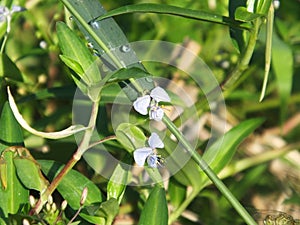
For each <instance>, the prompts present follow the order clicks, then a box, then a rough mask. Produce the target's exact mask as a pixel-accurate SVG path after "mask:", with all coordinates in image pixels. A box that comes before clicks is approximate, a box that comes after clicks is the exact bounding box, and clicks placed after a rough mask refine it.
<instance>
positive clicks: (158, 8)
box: [98, 3, 249, 28]
mask: <svg viewBox="0 0 300 225" xmlns="http://www.w3.org/2000/svg"><path fill="white" fill-rule="evenodd" d="M137 12H138V13H161V14H170V15H174V16H181V17H186V18H190V19H195V20H201V21H207V22H213V23H220V24H225V25H229V26H237V27H238V26H240V27H242V28H249V25H247V24H242V23H240V22H238V21H234V20H231V19H230V18H227V17H225V16H221V15H218V14H214V13H209V12H205V11H200V10H192V9H187V8H181V7H177V6H173V5H167V4H153V3H142V4H135V5H126V6H122V7H120V8H117V9H114V10H111V11H109V12H108V13H107V14H105V15H103V16H100V17H99V18H98V19H99V20H102V19H105V18H108V17H111V16H117V15H122V14H127V13H137Z"/></svg>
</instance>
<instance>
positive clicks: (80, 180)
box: [38, 160, 102, 210]
mask: <svg viewBox="0 0 300 225" xmlns="http://www.w3.org/2000/svg"><path fill="white" fill-rule="evenodd" d="M38 162H39V163H40V165H41V167H42V171H43V173H44V174H45V175H46V176H47V178H48V179H49V180H53V178H54V177H55V176H56V175H57V174H58V173H59V172H60V171H61V169H62V168H63V166H64V165H63V164H61V163H58V162H54V161H50V160H39V161H38ZM84 188H87V189H88V195H87V198H86V201H85V203H84V204H85V205H90V204H93V203H97V202H101V201H102V196H101V192H100V190H99V189H98V187H97V186H96V185H95V184H94V183H93V182H92V181H91V180H89V179H88V178H86V177H85V176H83V175H82V174H81V173H79V172H77V171H75V170H71V171H69V172H68V174H67V175H66V176H65V177H64V178H63V179H62V181H61V182H60V183H59V185H58V187H57V190H58V191H59V193H60V194H61V195H62V196H63V198H64V199H65V200H67V201H68V205H70V206H71V207H72V208H73V209H74V210H76V209H78V208H79V207H80V199H81V195H82V191H83V189H84Z"/></svg>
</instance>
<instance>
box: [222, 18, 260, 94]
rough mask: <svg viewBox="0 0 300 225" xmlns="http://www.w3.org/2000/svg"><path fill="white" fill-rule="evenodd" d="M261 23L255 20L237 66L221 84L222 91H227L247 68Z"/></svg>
mask: <svg viewBox="0 0 300 225" xmlns="http://www.w3.org/2000/svg"><path fill="white" fill-rule="evenodd" d="M261 23H262V21H261V19H260V18H258V19H256V20H255V22H254V28H253V30H252V31H250V37H249V42H248V45H247V48H246V51H245V53H244V54H243V56H242V58H241V60H240V61H239V63H238V65H237V66H236V67H235V69H234V70H233V71H232V73H231V75H230V76H229V78H228V79H227V80H226V81H225V82H224V83H223V85H222V88H223V89H224V90H227V89H229V88H230V87H231V86H232V85H233V84H234V83H235V82H236V81H237V80H238V79H239V78H240V76H241V75H242V73H243V72H244V71H245V70H246V69H247V68H248V65H249V63H250V60H251V57H252V54H253V52H254V48H255V44H256V40H257V36H258V32H259V28H260V25H261Z"/></svg>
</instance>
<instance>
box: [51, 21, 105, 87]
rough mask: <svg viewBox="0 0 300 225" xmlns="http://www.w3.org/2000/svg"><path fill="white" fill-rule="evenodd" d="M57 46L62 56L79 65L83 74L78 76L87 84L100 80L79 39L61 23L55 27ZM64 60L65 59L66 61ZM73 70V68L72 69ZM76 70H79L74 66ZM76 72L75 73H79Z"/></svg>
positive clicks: (85, 47)
mask: <svg viewBox="0 0 300 225" xmlns="http://www.w3.org/2000/svg"><path fill="white" fill-rule="evenodd" d="M56 29H57V36H58V40H59V46H60V48H61V51H62V52H63V55H64V56H65V57H66V58H68V59H69V62H70V59H72V60H73V62H76V63H78V64H79V65H80V67H81V68H82V69H83V72H84V73H80V74H78V76H79V77H80V78H82V79H83V80H84V81H85V82H86V83H87V84H88V86H89V85H92V84H93V83H97V82H99V81H100V80H101V75H100V71H99V69H98V65H97V63H95V61H96V60H95V58H94V57H93V55H92V53H91V52H90V51H89V49H88V48H87V46H86V45H85V44H84V43H83V42H82V40H81V39H79V37H78V36H77V35H76V34H75V33H74V32H73V31H72V30H71V29H70V28H69V27H68V26H67V25H66V24H65V23H63V22H58V23H57V25H56ZM66 58H65V59H66ZM73 68H75V67H73ZM76 68H79V67H78V66H76ZM79 71H80V70H78V71H77V72H79Z"/></svg>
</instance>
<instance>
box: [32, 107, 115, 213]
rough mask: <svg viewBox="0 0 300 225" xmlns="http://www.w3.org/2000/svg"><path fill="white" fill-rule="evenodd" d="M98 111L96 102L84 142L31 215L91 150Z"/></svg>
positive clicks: (36, 211)
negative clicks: (84, 154)
mask: <svg viewBox="0 0 300 225" xmlns="http://www.w3.org/2000/svg"><path fill="white" fill-rule="evenodd" d="M98 109H99V102H94V103H93V106H92V112H91V116H90V121H89V124H88V127H89V129H87V130H85V133H84V136H83V138H82V141H81V142H80V144H79V146H78V148H77V150H76V152H75V153H74V155H73V156H72V158H71V159H70V160H69V161H68V163H67V164H66V165H65V166H64V168H63V169H62V170H61V171H60V172H59V173H58V175H57V176H56V177H55V178H54V179H53V181H52V182H51V184H50V185H49V186H48V188H47V189H46V190H45V191H44V192H43V193H41V197H40V199H39V201H38V202H37V204H36V206H35V207H34V208H33V209H32V210H31V212H30V215H33V214H34V213H36V214H38V213H39V212H40V211H41V210H42V208H43V205H44V203H45V202H46V201H47V199H48V196H49V195H51V194H52V193H53V192H54V190H55V189H56V188H57V186H58V185H59V183H60V182H61V180H62V179H63V178H64V177H65V176H66V175H67V173H68V172H69V171H70V170H71V169H72V168H73V166H74V165H75V164H76V163H77V162H78V161H79V160H80V159H81V157H82V155H83V153H84V152H85V151H86V150H87V149H88V148H89V143H90V139H91V137H92V134H93V131H94V127H95V124H96V119H97V115H98ZM104 140H110V139H104Z"/></svg>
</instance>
